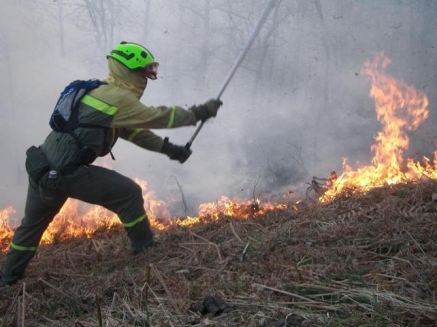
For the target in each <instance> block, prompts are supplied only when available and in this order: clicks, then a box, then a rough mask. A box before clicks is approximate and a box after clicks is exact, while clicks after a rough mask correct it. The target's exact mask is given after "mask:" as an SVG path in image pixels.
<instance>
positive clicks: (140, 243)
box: [0, 42, 222, 285]
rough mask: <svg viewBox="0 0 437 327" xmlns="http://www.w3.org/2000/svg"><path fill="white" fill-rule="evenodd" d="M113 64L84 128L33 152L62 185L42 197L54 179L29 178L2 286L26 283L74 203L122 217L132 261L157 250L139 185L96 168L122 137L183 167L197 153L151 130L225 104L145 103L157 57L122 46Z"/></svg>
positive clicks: (110, 59) (81, 114)
mask: <svg viewBox="0 0 437 327" xmlns="http://www.w3.org/2000/svg"><path fill="white" fill-rule="evenodd" d="M107 63H108V69H109V76H108V77H107V78H106V79H104V80H103V84H102V85H101V86H99V87H97V88H95V89H93V90H91V91H90V92H89V93H87V94H86V95H85V96H84V97H83V98H81V100H80V101H79V103H78V105H77V107H75V108H77V111H78V119H79V121H80V123H81V124H79V127H77V128H76V129H74V130H73V131H72V132H69V133H66V132H56V131H51V132H50V133H49V135H48V136H47V138H46V139H45V141H44V143H43V144H42V146H41V147H39V148H36V147H33V148H34V150H35V149H37V150H40V152H41V153H40V154H39V155H40V157H41V158H45V159H46V161H47V162H48V165H49V169H50V170H51V171H52V173H53V172H56V173H58V179H57V180H59V181H61V183H58V184H57V187H56V189H55V190H54V192H52V196H47V194H44V192H41V189H43V190H44V188H41V184H42V180H45V181H47V180H50V178H49V177H47V176H48V175H49V173H48V172H47V173H46V174H45V175H44V176H43V177H41V178H40V177H38V178H35V177H34V176H31V175H30V174H29V186H28V193H27V199H26V207H25V211H24V218H23V219H22V221H21V224H20V226H19V227H18V228H17V229H16V231H15V233H14V235H13V237H12V240H11V243H10V248H9V251H8V253H7V254H6V263H5V267H4V269H3V271H2V274H1V277H2V278H1V281H0V283H1V285H10V284H14V283H15V282H17V281H18V280H19V279H22V278H23V277H24V274H25V270H26V267H27V266H28V264H29V262H30V261H31V259H32V258H33V257H34V255H35V252H36V250H37V248H38V245H39V242H40V240H41V237H42V235H43V233H44V231H45V230H46V228H47V227H48V225H49V224H50V222H51V221H52V220H53V218H54V217H55V215H56V214H57V213H58V212H59V211H60V210H61V208H62V206H63V204H64V203H65V201H66V200H67V199H68V198H74V199H78V200H80V201H84V202H87V203H91V204H95V205H100V206H102V207H105V208H106V209H108V210H110V211H112V212H114V213H116V214H117V215H118V217H119V219H120V220H121V222H122V224H123V226H124V229H125V230H126V232H127V236H128V238H129V240H130V246H131V249H130V251H131V254H132V255H136V254H138V253H141V252H142V251H143V249H145V248H148V247H151V246H153V245H155V242H154V239H153V232H152V230H151V227H150V223H149V220H148V218H147V214H146V212H145V209H144V203H143V196H142V190H141V188H140V186H139V185H137V184H136V183H135V182H134V181H133V180H131V179H130V178H128V177H126V176H123V175H121V174H119V173H117V172H116V171H114V170H110V169H107V168H103V167H100V166H96V165H92V162H93V161H94V160H95V159H96V158H97V157H103V156H105V155H107V154H111V156H112V148H113V146H114V144H115V142H116V141H117V139H118V138H119V137H120V138H122V139H124V140H127V141H130V142H132V143H134V144H136V145H138V146H140V147H142V148H144V149H146V150H150V151H155V152H160V153H163V154H165V155H167V156H168V157H169V158H170V159H171V160H176V161H179V162H180V163H184V162H185V161H186V160H187V159H188V158H189V156H190V155H191V150H190V149H189V148H187V147H185V146H179V145H175V144H172V143H170V142H169V141H168V138H165V139H163V138H161V137H160V136H158V135H156V134H154V133H153V132H152V131H151V130H150V129H163V128H176V127H182V126H190V125H193V126H195V125H196V123H197V122H198V121H205V120H207V119H209V118H211V117H215V116H216V114H217V111H218V109H219V107H220V106H221V105H222V102H221V101H220V100H214V99H211V100H209V101H207V102H205V103H204V104H202V105H196V106H192V107H190V108H189V109H184V108H182V107H180V106H172V107H167V106H159V107H151V106H146V105H144V104H143V103H141V102H140V98H141V96H142V95H143V92H144V90H145V88H146V86H147V82H148V80H156V79H157V69H158V66H159V64H158V62H156V61H155V59H154V57H153V55H152V54H151V53H150V51H148V50H147V49H146V48H145V47H143V46H141V45H139V44H136V43H130V42H121V43H119V44H118V45H116V46H115V48H114V49H113V50H112V51H111V53H110V54H109V55H108V56H107ZM35 151H36V150H35ZM28 152H29V151H28ZM27 154H28V158H27V159H26V160H30V161H31V160H33V164H35V162H36V164H37V165H38V161H43V159H41V160H39V159H38V156H34V157H33V158H29V156H31V155H32V154H30V153H27ZM35 158H36V159H35ZM26 162H27V161H26ZM26 168H27V164H26ZM28 172H29V170H28ZM42 193H43V194H42Z"/></svg>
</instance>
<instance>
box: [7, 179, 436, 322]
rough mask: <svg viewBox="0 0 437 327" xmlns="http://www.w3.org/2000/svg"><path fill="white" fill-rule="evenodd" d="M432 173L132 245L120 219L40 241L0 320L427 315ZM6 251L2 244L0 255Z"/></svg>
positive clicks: (431, 307)
mask: <svg viewBox="0 0 437 327" xmlns="http://www.w3.org/2000/svg"><path fill="white" fill-rule="evenodd" d="M436 189H437V184H435V183H434V182H428V183H418V184H416V183H412V184H409V185H397V186H394V187H386V188H380V189H375V190H373V191H371V192H369V193H368V194H366V195H363V196H344V197H339V198H338V199H335V200H334V201H332V202H331V203H329V204H318V205H313V206H311V207H307V208H302V209H300V210H298V211H295V210H291V209H289V210H282V211H275V212H270V213H268V214H266V215H263V216H257V217H252V218H249V219H248V220H238V219H233V218H232V217H225V216H223V217H221V218H220V219H219V220H217V221H212V220H209V219H208V218H205V219H203V220H202V222H201V223H199V224H197V225H195V226H192V227H181V226H179V225H177V224H174V225H172V226H170V227H169V228H168V229H167V230H166V231H165V232H160V233H159V234H158V235H157V237H158V238H159V245H158V247H156V248H152V249H149V250H148V251H147V253H144V254H141V255H139V256H136V257H131V256H130V255H129V254H128V252H127V248H128V242H127V239H126V236H125V234H124V231H122V230H121V229H117V228H115V229H111V230H100V231H96V233H95V236H94V237H93V238H92V239H71V240H67V241H62V242H59V243H58V244H53V245H50V246H44V247H41V248H40V249H39V251H38V257H36V258H35V259H34V260H33V261H32V262H31V264H30V266H29V269H28V272H27V278H26V279H25V280H24V281H23V283H20V284H18V285H14V286H12V287H7V288H6V289H4V290H2V292H1V295H0V317H1V318H0V322H2V323H3V324H2V326H76V327H88V326H107V327H109V326H217V327H218V326H223V327H225V326H226V327H231V326H253V327H255V326H264V327H285V326H294V327H298V326H354V327H355V326H363V327H364V326H402V327H404V326H436V324H437V241H436V240H437V237H436V236H437V203H434V202H433V201H432V193H433V192H434V191H435V190H436ZM3 262H4V253H3V254H0V263H1V264H3Z"/></svg>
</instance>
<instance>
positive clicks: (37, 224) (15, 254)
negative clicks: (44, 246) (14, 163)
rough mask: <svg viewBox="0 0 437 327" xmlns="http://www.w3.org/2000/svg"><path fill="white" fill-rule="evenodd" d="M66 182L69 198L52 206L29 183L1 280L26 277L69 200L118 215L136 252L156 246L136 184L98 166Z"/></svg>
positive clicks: (84, 169)
mask: <svg viewBox="0 0 437 327" xmlns="http://www.w3.org/2000/svg"><path fill="white" fill-rule="evenodd" d="M64 179H65V182H66V185H67V196H66V197H65V199H63V200H61V201H59V202H57V203H54V204H52V205H47V204H46V203H44V202H43V201H42V200H41V198H40V196H39V190H38V185H36V184H35V183H34V182H33V181H32V180H29V187H28V192H27V199H26V207H25V211H24V218H23V219H22V221H21V224H20V226H19V227H18V228H17V230H16V231H15V233H14V236H13V237H12V242H11V246H10V249H9V252H8V253H7V255H6V266H5V267H4V269H3V276H2V278H3V282H4V283H12V282H14V281H16V280H17V279H20V278H22V277H24V273H25V270H26V267H27V265H28V264H29V262H30V260H31V259H32V258H33V256H34V255H35V252H36V249H37V247H38V245H39V242H40V240H41V238H42V235H43V233H44V231H45V230H46V229H47V227H48V225H49V224H50V223H51V222H52V220H53V218H54V217H55V216H56V214H57V213H58V212H59V211H60V210H61V208H62V206H63V205H64V203H65V201H66V200H67V198H68V197H71V198H75V199H78V200H81V201H84V202H87V203H91V204H96V205H100V206H102V207H104V208H106V209H108V210H110V211H112V212H114V213H116V214H117V215H118V217H119V218H120V220H121V222H122V223H123V225H124V227H125V229H126V231H127V234H128V237H129V239H130V241H131V246H132V248H133V249H135V248H141V247H143V246H147V245H149V244H151V243H153V234H152V231H151V229H150V224H149V220H148V219H147V215H146V212H145V210H144V200H143V196H142V191H141V188H140V186H139V185H138V184H136V183H135V182H134V181H133V180H131V179H130V178H128V177H125V176H123V175H121V174H119V173H117V172H116V171H113V170H109V169H106V168H102V167H98V166H82V167H80V168H79V169H78V170H77V171H76V172H74V173H73V174H71V175H67V176H65V177H64Z"/></svg>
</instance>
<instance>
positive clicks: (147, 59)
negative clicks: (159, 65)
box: [107, 41, 155, 70]
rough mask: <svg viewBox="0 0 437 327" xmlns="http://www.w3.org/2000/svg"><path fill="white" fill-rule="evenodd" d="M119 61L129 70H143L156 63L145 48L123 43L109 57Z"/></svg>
mask: <svg viewBox="0 0 437 327" xmlns="http://www.w3.org/2000/svg"><path fill="white" fill-rule="evenodd" d="M107 57H111V58H114V59H115V60H118V61H119V62H121V63H122V64H123V65H125V66H126V67H127V68H129V69H132V70H135V69H142V68H144V67H146V66H147V65H150V64H152V63H155V57H153V55H152V54H151V53H150V51H149V50H147V49H146V48H145V47H143V46H141V45H139V44H136V43H131V42H125V41H122V42H120V43H119V44H117V45H116V46H115V48H114V50H112V51H111V53H110V54H109V55H108V56H107Z"/></svg>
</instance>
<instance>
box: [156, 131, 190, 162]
mask: <svg viewBox="0 0 437 327" xmlns="http://www.w3.org/2000/svg"><path fill="white" fill-rule="evenodd" d="M161 152H162V153H164V154H166V155H167V156H169V158H170V159H171V160H178V161H179V162H180V163H184V162H185V161H187V159H188V158H189V157H190V156H191V153H192V151H191V150H190V149H188V148H187V147H185V146H181V145H174V144H173V143H170V142H169V141H168V137H166V138H165V139H164V144H163V145H162V148H161Z"/></svg>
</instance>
